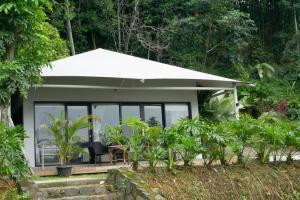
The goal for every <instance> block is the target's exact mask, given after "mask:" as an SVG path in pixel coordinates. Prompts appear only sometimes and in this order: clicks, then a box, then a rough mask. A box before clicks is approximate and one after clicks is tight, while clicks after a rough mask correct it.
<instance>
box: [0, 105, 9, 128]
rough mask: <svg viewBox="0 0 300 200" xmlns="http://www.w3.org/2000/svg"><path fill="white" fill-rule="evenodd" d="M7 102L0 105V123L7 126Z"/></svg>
mask: <svg viewBox="0 0 300 200" xmlns="http://www.w3.org/2000/svg"><path fill="white" fill-rule="evenodd" d="M9 110H10V109H9V103H7V104H1V105H0V123H3V124H6V125H7V127H9V124H10V113H9Z"/></svg>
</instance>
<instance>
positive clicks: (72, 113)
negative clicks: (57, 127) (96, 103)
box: [67, 106, 89, 142]
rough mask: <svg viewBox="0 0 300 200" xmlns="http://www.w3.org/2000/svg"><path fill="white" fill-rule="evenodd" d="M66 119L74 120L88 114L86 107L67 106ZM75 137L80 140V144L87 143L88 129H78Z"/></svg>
mask: <svg viewBox="0 0 300 200" xmlns="http://www.w3.org/2000/svg"><path fill="white" fill-rule="evenodd" d="M67 113H68V119H70V120H71V121H72V120H75V119H78V118H80V117H82V116H84V115H87V114H88V107H87V106H67ZM76 135H78V136H79V137H80V138H81V140H80V141H81V142H88V141H89V130H88V128H84V129H80V130H79V131H77V133H76Z"/></svg>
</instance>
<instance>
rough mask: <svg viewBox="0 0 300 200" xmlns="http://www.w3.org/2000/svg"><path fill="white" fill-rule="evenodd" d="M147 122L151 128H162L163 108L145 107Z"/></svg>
mask: <svg viewBox="0 0 300 200" xmlns="http://www.w3.org/2000/svg"><path fill="white" fill-rule="evenodd" d="M144 110H145V122H146V123H147V124H148V125H149V126H162V125H163V123H162V112H161V106H159V105H158V106H156V105H153V106H144Z"/></svg>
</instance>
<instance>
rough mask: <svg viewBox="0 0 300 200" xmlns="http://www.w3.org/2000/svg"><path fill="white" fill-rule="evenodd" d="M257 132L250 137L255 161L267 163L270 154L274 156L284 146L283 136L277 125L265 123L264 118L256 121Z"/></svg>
mask: <svg viewBox="0 0 300 200" xmlns="http://www.w3.org/2000/svg"><path fill="white" fill-rule="evenodd" d="M256 126H257V132H255V134H254V135H253V136H252V138H251V140H252V143H253V147H254V149H255V151H256V153H257V159H258V160H259V161H260V162H261V163H266V162H268V161H269V157H270V154H271V153H273V154H274V161H276V160H277V158H276V156H277V155H278V154H279V153H280V152H279V151H280V149H281V148H282V147H283V145H284V137H285V136H284V134H283V132H282V130H281V128H280V126H279V125H278V123H274V122H270V121H266V118H265V117H262V118H260V119H258V120H257V124H256Z"/></svg>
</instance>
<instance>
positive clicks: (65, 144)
mask: <svg viewBox="0 0 300 200" xmlns="http://www.w3.org/2000/svg"><path fill="white" fill-rule="evenodd" d="M50 118H51V120H52V123H51V124H50V125H47V126H46V127H47V129H48V130H49V131H50V133H51V134H52V135H53V137H54V142H55V145H56V146H57V149H58V150H57V156H58V158H59V163H60V166H57V167H56V168H57V174H58V175H59V176H70V175H71V174H72V166H71V165H68V164H69V161H70V159H71V158H72V157H73V156H74V155H75V154H76V153H80V152H82V151H83V149H82V148H81V147H80V146H79V145H78V144H79V141H80V137H79V136H78V135H77V134H76V133H77V132H78V131H79V130H81V129H84V128H89V127H90V126H91V123H90V122H89V121H88V119H90V118H93V117H92V116H90V115H84V116H82V117H79V118H77V119H75V120H70V119H68V118H67V117H66V115H65V113H64V112H61V115H60V116H59V117H56V116H54V115H51V114H50Z"/></svg>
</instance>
